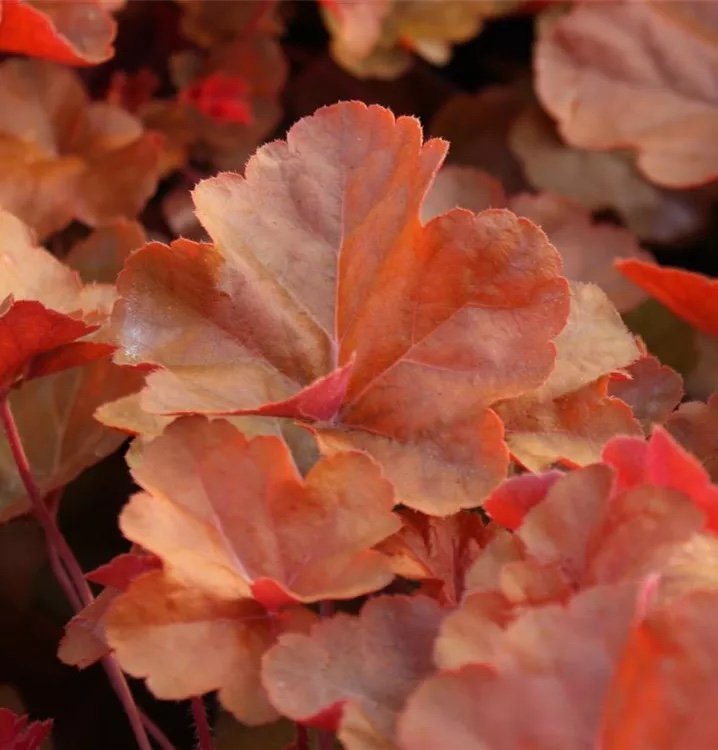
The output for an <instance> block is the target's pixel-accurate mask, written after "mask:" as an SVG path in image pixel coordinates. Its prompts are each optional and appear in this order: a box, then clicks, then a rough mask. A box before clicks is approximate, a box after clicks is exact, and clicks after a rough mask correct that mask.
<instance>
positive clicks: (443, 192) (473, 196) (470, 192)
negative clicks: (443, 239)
mask: <svg viewBox="0 0 718 750" xmlns="http://www.w3.org/2000/svg"><path fill="white" fill-rule="evenodd" d="M505 207H506V195H505V193H504V189H503V187H502V186H501V183H500V182H499V181H498V180H497V179H496V178H495V177H492V176H491V175H490V174H489V173H488V172H482V171H481V170H480V169H475V168H474V167H466V166H459V165H457V164H447V165H446V166H444V167H442V168H441V169H440V170H439V172H438V174H437V175H436V178H435V179H434V183H433V185H432V186H431V189H430V190H429V192H428V193H427V195H426V198H425V199H424V203H423V204H422V206H421V219H422V221H424V222H427V221H430V220H431V219H434V218H435V217H437V216H441V214H444V213H446V212H447V211H451V209H452V208H467V209H469V211H473V212H474V213H478V212H479V211H484V210H486V209H487V208H505ZM537 223H539V222H537Z"/></svg>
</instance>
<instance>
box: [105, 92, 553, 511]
mask: <svg viewBox="0 0 718 750" xmlns="http://www.w3.org/2000/svg"><path fill="white" fill-rule="evenodd" d="M444 150H445V146H444V144H442V143H440V142H438V141H429V142H427V143H426V144H423V145H422V141H421V131H420V128H419V125H418V123H417V122H416V121H415V120H413V119H411V118H406V117H400V118H398V119H394V117H393V116H392V115H391V113H390V112H388V111H387V110H385V109H383V108H381V107H376V106H372V107H366V106H364V105H362V104H359V103H356V102H353V103H341V104H338V105H335V106H332V107H327V108H325V109H322V110H320V111H318V112H317V113H316V114H315V115H314V116H313V117H309V118H305V119H304V120H301V121H300V122H299V123H297V124H296V125H295V126H294V127H293V128H292V129H291V130H290V132H289V134H288V136H287V141H286V142H283V141H277V142H274V143H272V144H268V145H267V146H264V147H263V148H262V149H260V151H259V152H258V153H257V155H256V156H255V157H254V158H253V159H251V160H250V162H249V163H248V165H247V169H246V177H244V178H243V177H241V176H239V175H234V174H224V175H220V176H219V177H217V178H215V179H212V180H206V181H204V182H202V183H200V185H199V186H198V187H197V188H195V191H194V196H195V202H196V204H197V213H198V216H199V218H200V220H201V221H202V223H203V224H204V226H205V227H206V228H207V230H208V231H209V233H210V235H211V236H212V238H213V240H214V242H215V246H214V247H212V246H208V245H199V244H196V243H191V242H188V241H184V240H181V241H178V242H176V243H174V244H173V245H172V246H171V247H166V246H163V245H159V244H156V243H152V244H150V245H148V246H147V247H145V248H144V249H142V250H140V251H138V252H137V253H135V254H133V256H132V257H131V258H130V259H129V261H128V264H127V267H126V269H125V271H124V272H123V274H122V275H121V276H120V281H119V287H120V293H121V295H122V300H121V303H120V304H119V305H118V306H117V308H116V317H115V322H116V326H117V331H118V336H119V338H120V341H121V344H122V347H123V349H124V355H125V357H126V358H130V359H131V360H132V361H140V360H145V361H151V362H153V363H156V364H159V365H162V366H164V368H166V369H165V370H164V371H160V372H157V373H153V374H152V375H150V376H149V378H148V390H147V391H146V392H145V394H144V395H143V403H144V406H145V408H147V409H148V410H150V411H155V412H192V411H195V412H214V413H217V412H220V413H232V412H235V413H236V412H246V411H248V410H257V411H258V410H260V409H261V407H262V405H263V404H265V403H266V402H271V403H273V404H275V405H276V404H280V403H281V402H283V401H284V402H285V403H286V402H289V403H291V399H294V398H295V396H296V395H297V393H301V391H302V390H303V389H306V388H307V387H311V386H312V384H313V383H315V381H317V380H319V379H321V378H326V376H328V375H331V373H333V372H334V371H335V370H337V368H342V367H345V366H346V365H348V364H349V362H351V361H352V359H353V362H354V364H353V367H352V370H351V374H350V378H349V383H348V386H347V391H346V396H345V398H344V400H343V402H342V404H341V408H340V409H339V410H338V412H337V414H336V415H335V416H334V418H333V419H332V420H331V422H330V424H329V425H327V426H324V425H318V426H317V432H318V435H319V440H320V443H321V446H322V450H324V451H326V452H327V453H331V452H335V451H337V450H346V449H347V448H359V449H361V450H366V451H368V452H370V453H371V454H372V455H373V456H374V457H375V458H377V459H378V460H379V461H380V463H381V464H382V469H383V470H384V472H385V473H386V474H387V476H388V477H389V478H390V479H391V480H392V481H393V482H394V484H395V486H396V488H397V492H398V495H399V497H400V499H401V500H402V501H403V502H405V503H407V504H408V505H411V506H412V507H416V508H419V509H423V510H425V511H428V512H431V513H436V514H448V513H451V512H454V511H456V510H458V509H459V508H461V507H470V506H474V505H477V504H478V503H479V502H480V501H481V499H482V497H483V496H484V495H485V494H486V493H487V492H488V491H489V490H490V489H491V488H492V487H493V486H494V485H495V484H496V483H497V482H498V481H499V479H500V478H501V477H502V476H503V475H504V473H505V471H506V464H507V454H506V448H505V446H504V444H503V442H502V428H501V423H500V421H499V420H498V418H497V417H496V415H495V414H494V413H493V412H492V411H491V410H490V408H489V407H490V406H491V405H492V404H493V403H494V402H495V401H497V400H499V399H502V398H504V399H505V398H512V397H514V396H518V395H520V394H522V393H525V392H526V391H529V390H531V389H532V388H535V387H537V386H539V385H540V384H541V383H542V382H543V381H544V380H545V378H546V377H547V376H548V374H549V372H550V370H551V367H552V365H553V359H554V347H553V344H552V343H551V339H552V338H553V337H554V336H555V335H556V334H557V333H558V332H559V330H560V329H561V328H562V327H563V325H564V323H565V319H566V313H567V302H568V299H567V292H566V286H565V281H564V280H563V279H562V278H561V277H560V275H559V274H560V270H559V264H558V259H557V256H556V253H555V251H554V250H553V248H552V247H551V246H550V245H549V244H548V242H547V241H546V238H545V236H544V235H543V233H541V232H540V231H539V230H538V229H537V228H536V227H534V226H533V225H532V224H531V223H530V222H527V221H522V220H518V219H517V218H516V217H514V216H513V215H512V214H511V213H509V212H507V211H502V210H491V211H485V212H483V213H481V214H479V215H477V216H473V215H472V214H470V213H469V212H467V211H459V210H457V211H453V212H451V213H449V214H446V215H444V216H441V217H438V218H436V219H434V220H433V221H431V222H429V223H428V224H427V225H426V226H422V225H421V222H420V217H419V210H420V206H421V203H422V201H423V198H424V195H425V193H426V190H427V189H428V187H429V185H430V183H431V180H432V177H433V175H434V172H435V170H436V169H437V167H438V165H439V163H440V161H441V159H442V157H443V154H444ZM397 191H399V192H397ZM388 192H391V193H392V195H401V200H392V201H385V200H382V198H381V196H382V195H385V194H388ZM270 205H271V206H272V210H271V214H270V213H267V207H268V206H270ZM270 215H271V221H270V220H269V218H268V217H269V216H270ZM240 217H241V220H240ZM437 280H440V281H441V283H438V282H437ZM168 310H171V311H172V314H171V315H168ZM150 320H151V321H152V324H151V325H150V324H149V321H150ZM325 382H326V381H325ZM329 393H330V394H331V395H332V397H333V396H334V395H335V393H336V390H335V389H331V390H330V391H329ZM417 404H421V409H417ZM272 408H273V411H272V412H271V413H274V414H277V413H280V412H279V411H278V410H277V408H276V406H273V407H272ZM313 410H314V407H313ZM284 413H285V414H286V415H287V416H290V415H291V412H290V411H289V409H287V411H285V412H284ZM326 413H327V412H324V414H326ZM293 415H294V416H297V417H303V416H304V417H305V418H306V415H303V414H302V413H301V412H300V411H295V412H294V414H293Z"/></svg>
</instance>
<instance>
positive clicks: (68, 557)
mask: <svg viewBox="0 0 718 750" xmlns="http://www.w3.org/2000/svg"><path fill="white" fill-rule="evenodd" d="M0 422H2V426H3V429H4V430H5V435H6V436H7V440H8V443H9V445H10V452H11V453H12V457H13V460H14V461H15V466H16V467H17V471H18V474H19V475H20V479H21V481H22V483H23V486H24V487H25V492H27V495H28V497H29V498H30V503H31V505H32V510H33V513H34V515H35V518H36V519H37V521H38V523H39V524H40V526H42V529H43V531H44V532H45V542H46V544H47V548H48V554H49V557H50V562H51V564H52V567H53V572H54V573H55V574H56V576H57V580H58V583H59V584H60V586H61V587H62V589H63V591H64V592H65V595H66V596H67V598H68V599H69V601H70V603H71V604H72V605H73V607H74V606H75V605H76V603H79V604H80V605H81V606H85V607H86V606H87V605H89V604H91V603H92V601H93V599H94V597H93V596H92V591H90V587H89V586H88V585H87V581H86V580H85V576H84V575H83V573H82V568H81V567H80V563H79V562H78V561H77V558H76V557H75V555H74V554H73V553H72V550H71V549H70V547H69V545H68V543H67V540H66V539H65V537H64V536H63V535H62V532H61V531H60V528H59V527H58V525H57V524H56V522H55V518H54V517H53V514H52V513H51V512H50V510H49V509H48V507H47V506H46V505H45V502H44V500H43V497H42V495H41V494H40V490H39V488H38V486H37V484H36V483H35V479H34V477H33V476H32V471H31V470H30V462H29V461H28V459H27V453H25V448H24V446H23V444H22V438H21V437H20V433H19V431H18V429H17V423H16V422H15V417H14V416H13V413H12V409H11V408H10V402H9V400H8V393H7V391H4V392H0ZM102 665H103V667H104V668H105V672H107V676H108V677H109V678H110V682H111V683H112V687H113V688H114V690H115V692H116V693H117V697H118V698H119V699H120V702H121V703H122V706H123V708H124V709H125V713H126V714H127V718H128V719H129V721H130V725H131V727H132V730H133V732H134V734H135V739H136V740H137V745H138V746H139V747H140V750H152V745H150V741H149V739H148V738H147V734H146V732H145V728H144V727H143V726H142V720H141V719H140V715H139V709H138V708H137V704H136V703H135V701H134V699H133V697H132V693H131V692H130V687H129V685H128V684H127V680H126V679H125V675H124V674H123V673H122V670H121V669H120V668H119V666H118V665H117V662H116V661H115V660H114V659H113V658H112V657H111V656H108V657H105V659H103V660H102Z"/></svg>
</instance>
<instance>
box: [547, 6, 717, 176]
mask: <svg viewBox="0 0 718 750" xmlns="http://www.w3.org/2000/svg"><path fill="white" fill-rule="evenodd" d="M539 30H540V33H539V39H538V44H537V46H536V53H535V54H536V58H535V69H536V92H537V94H538V96H539V98H540V99H541V102H542V103H543V105H544V107H546V109H547V110H548V111H549V113H550V114H551V115H552V116H553V117H554V118H555V119H557V120H558V124H559V129H560V131H561V134H562V135H563V137H564V138H565V139H566V140H567V141H568V142H569V143H570V144H571V145H573V146H580V147H582V148H587V149H607V148H621V147H624V148H625V147H628V148H633V149H635V150H636V151H637V152H638V167H639V169H641V171H642V172H643V173H644V174H645V175H646V176H647V177H648V178H649V179H651V180H652V181H654V182H656V183H658V184H659V185H665V186H672V187H688V186H691V185H696V184H702V183H705V182H709V181H710V180H712V179H714V178H715V177H716V176H717V175H718V149H717V148H716V140H715V137H714V134H715V132H716V129H718V100H717V99H716V90H715V87H714V85H713V78H712V76H711V75H710V74H708V73H707V71H711V70H714V69H715V66H716V64H717V63H718V43H717V41H716V40H717V39H718V37H717V36H716V30H717V28H716V18H715V14H714V13H713V8H712V6H711V4H710V3H697V4H684V3H635V2H618V3H579V4H577V5H575V6H574V7H573V8H572V9H571V10H570V11H569V12H568V13H566V14H565V15H561V14H556V13H554V12H552V11H549V12H548V15H547V16H546V17H545V18H544V22H543V23H541V24H540V25H539Z"/></svg>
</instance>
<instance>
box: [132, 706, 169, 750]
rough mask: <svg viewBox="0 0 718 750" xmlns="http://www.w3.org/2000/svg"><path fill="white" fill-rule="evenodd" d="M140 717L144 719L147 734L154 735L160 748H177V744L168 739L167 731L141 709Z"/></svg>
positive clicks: (163, 749) (161, 749) (164, 749)
mask: <svg viewBox="0 0 718 750" xmlns="http://www.w3.org/2000/svg"><path fill="white" fill-rule="evenodd" d="M140 719H142V723H143V724H144V727H145V729H146V730H147V734H149V736H150V737H152V739H153V740H154V741H155V744H156V745H157V746H158V747H159V748H160V750H175V746H174V745H173V744H172V743H171V742H170V741H169V740H168V739H167V737H166V736H165V733H164V732H163V731H162V730H161V729H160V728H159V727H158V726H157V724H155V723H154V721H152V719H150V717H149V716H148V715H147V714H146V713H145V712H144V711H142V710H140Z"/></svg>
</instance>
